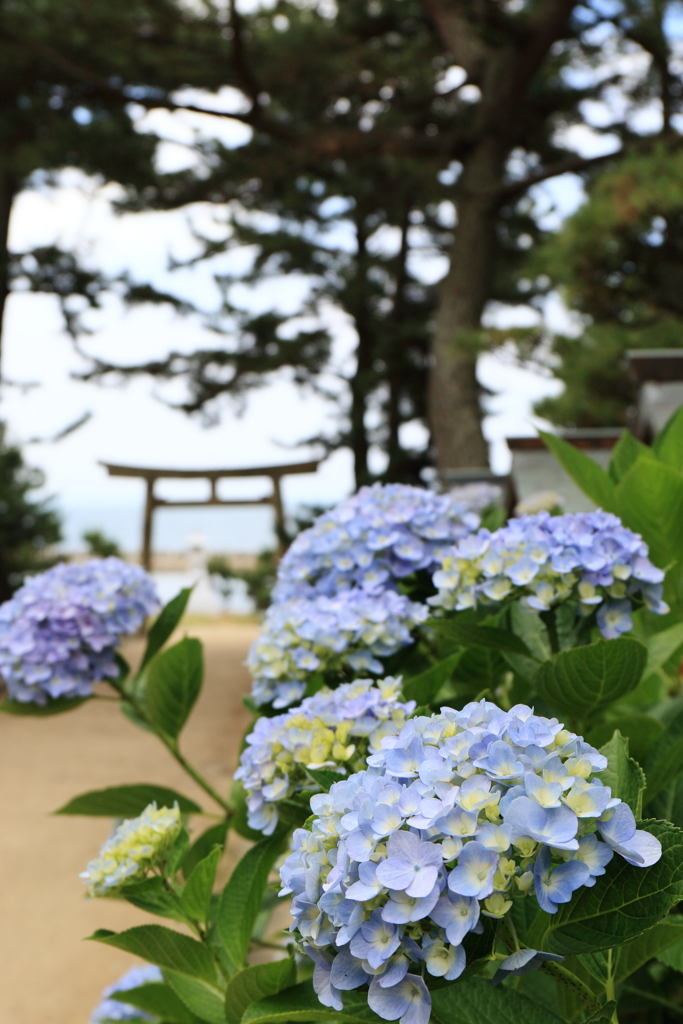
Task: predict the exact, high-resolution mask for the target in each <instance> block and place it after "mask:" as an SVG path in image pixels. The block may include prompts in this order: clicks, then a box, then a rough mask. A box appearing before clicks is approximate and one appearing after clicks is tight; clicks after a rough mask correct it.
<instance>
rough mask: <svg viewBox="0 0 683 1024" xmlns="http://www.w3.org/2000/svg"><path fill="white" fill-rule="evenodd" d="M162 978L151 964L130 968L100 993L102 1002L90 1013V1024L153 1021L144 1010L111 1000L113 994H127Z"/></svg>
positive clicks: (156, 968)
mask: <svg viewBox="0 0 683 1024" xmlns="http://www.w3.org/2000/svg"><path fill="white" fill-rule="evenodd" d="M163 980H164V976H163V974H162V973H161V971H160V970H159V968H158V967H154V966H153V965H152V964H145V965H144V966H142V967H131V968H130V970H128V971H126V973H125V974H124V975H123V976H122V977H121V978H119V980H118V981H115V982H114V984H113V985H109V986H108V987H107V988H105V990H104V992H103V993H102V1001H101V1002H100V1003H99V1005H98V1006H96V1007H95V1009H94V1010H93V1012H92V1016H91V1018H90V1024H108V1022H109V1021H112V1020H129V1021H144V1020H154V1018H153V1017H152V1016H151V1015H150V1014H149V1013H145V1012H144V1010H139V1009H138V1008H137V1006H131V1004H130V1003H121V1002H119V1000H118V999H112V998H111V996H113V994H114V993H115V992H127V991H128V990H129V989H132V988H140V987H141V986H142V985H149V984H150V983H151V982H159V981H163Z"/></svg>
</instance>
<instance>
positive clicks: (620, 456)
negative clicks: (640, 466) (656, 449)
mask: <svg viewBox="0 0 683 1024" xmlns="http://www.w3.org/2000/svg"><path fill="white" fill-rule="evenodd" d="M640 457H643V458H646V459H653V458H656V456H655V455H654V453H653V451H652V449H651V448H648V447H647V445H644V444H643V442H642V441H637V440H636V439H635V437H634V436H633V434H632V433H631V431H630V430H625V431H624V432H623V434H622V435H621V437H620V438H619V440H618V441H617V443H616V444H615V446H614V448H613V449H612V457H611V458H610V460H609V467H608V472H609V475H610V477H611V479H612V481H613V482H614V483H615V484H618V483H619V481H620V480H621V478H622V476H625V475H626V473H628V471H629V469H630V468H631V466H632V465H633V464H634V462H636V461H637V460H638V459H639V458H640Z"/></svg>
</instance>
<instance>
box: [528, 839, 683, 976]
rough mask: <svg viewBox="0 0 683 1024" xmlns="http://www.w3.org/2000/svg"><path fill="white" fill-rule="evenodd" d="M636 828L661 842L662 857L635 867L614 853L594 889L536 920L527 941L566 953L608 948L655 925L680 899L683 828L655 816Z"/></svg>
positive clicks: (579, 893)
mask: <svg viewBox="0 0 683 1024" xmlns="http://www.w3.org/2000/svg"><path fill="white" fill-rule="evenodd" d="M640 827H641V828H643V829H645V830H646V831H648V832H651V833H652V834H653V835H655V836H656V837H657V838H658V839H659V841H660V842H661V844H662V857H661V860H659V861H658V862H657V863H656V864H653V865H652V867H649V868H636V867H633V866H632V865H631V864H627V863H626V861H625V860H623V859H622V858H621V857H619V856H616V857H614V858H613V860H612V861H611V862H610V863H609V864H608V865H607V869H606V873H605V875H603V876H602V877H601V878H598V880H597V881H596V884H595V885H594V886H593V888H590V889H588V888H582V889H581V890H579V891H578V892H577V893H576V894H575V895H574V897H573V899H572V900H571V902H570V903H565V904H563V905H562V906H561V907H560V908H559V909H558V912H557V913H556V914H555V915H553V916H552V917H550V916H549V915H544V916H543V918H541V919H539V925H540V927H538V926H535V928H534V932H535V933H537V934H535V935H532V941H531V942H530V944H531V945H533V946H535V947H536V948H538V949H547V950H548V951H549V952H551V953H560V954H562V955H564V956H572V955H573V954H580V953H592V952H595V951H596V950H600V949H609V948H610V947H612V946H618V945H621V944H622V943H624V942H628V941H630V940H631V939H635V938H636V937H637V936H638V935H641V934H642V933H643V932H644V931H646V930H647V929H648V928H652V927H654V925H656V924H657V923H658V921H659V920H660V919H661V918H662V917H664V915H665V914H666V913H668V911H669V910H670V909H671V907H672V906H674V904H675V903H677V902H678V901H679V900H680V899H681V898H682V897H683V832H681V831H680V830H679V829H677V828H674V826H673V825H670V824H669V822H666V821H658V820H655V819H649V820H647V821H644V822H641V823H640Z"/></svg>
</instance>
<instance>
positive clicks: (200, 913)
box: [180, 846, 223, 921]
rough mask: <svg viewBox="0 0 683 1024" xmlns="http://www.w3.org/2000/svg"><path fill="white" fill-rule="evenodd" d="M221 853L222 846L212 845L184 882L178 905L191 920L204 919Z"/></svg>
mask: <svg viewBox="0 0 683 1024" xmlns="http://www.w3.org/2000/svg"><path fill="white" fill-rule="evenodd" d="M222 855H223V850H222V848H221V847H220V846H216V847H214V849H213V850H212V851H211V853H210V854H209V855H208V856H207V857H205V858H204V860H200V862H199V864H197V866H196V867H195V869H194V871H193V872H192V874H191V875H190V877H189V878H188V880H187V882H186V884H185V888H184V889H183V892H182V896H181V897H180V905H181V907H182V908H183V910H184V912H185V913H186V914H187V916H188V917H190V918H192V920H193V921H206V915H207V913H208V911H209V903H210V902H211V893H212V892H213V885H214V882H215V881H216V870H217V868H218V862H219V860H220V859H221V856H222Z"/></svg>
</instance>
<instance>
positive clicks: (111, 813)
mask: <svg viewBox="0 0 683 1024" xmlns="http://www.w3.org/2000/svg"><path fill="white" fill-rule="evenodd" d="M176 802H177V804H178V807H179V808H180V811H181V813H182V814H199V813H200V812H201V807H200V806H199V804H196V803H195V802H194V800H190V799H189V798H188V797H186V796H182V794H181V793H176V791H175V790H174V789H167V788H166V787H165V786H153V785H148V784H147V783H144V782H141V783H139V784H137V785H130V786H109V787H108V788H107V789H92V790H91V791H90V792H89V793H82V794H81V795H80V796H75V797H74V798H73V800H69V802H68V804H64V806H63V807H60V808H59V810H58V811H55V814H88V815H93V816H96V817H101V818H137V816H138V815H139V814H142V812H143V811H144V809H145V807H148V806H149V804H151V803H156V805H157V807H173V805H174V803H176Z"/></svg>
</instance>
